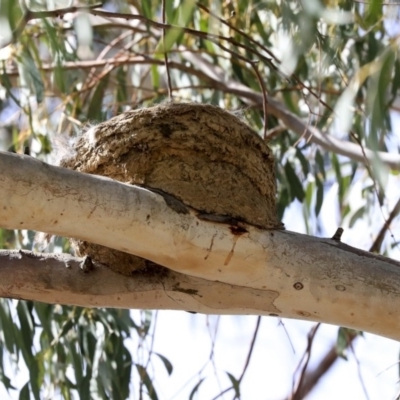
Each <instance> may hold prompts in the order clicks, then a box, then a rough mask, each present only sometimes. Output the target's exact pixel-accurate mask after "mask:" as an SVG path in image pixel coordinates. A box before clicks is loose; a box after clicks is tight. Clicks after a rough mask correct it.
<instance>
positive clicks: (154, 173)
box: [60, 103, 281, 275]
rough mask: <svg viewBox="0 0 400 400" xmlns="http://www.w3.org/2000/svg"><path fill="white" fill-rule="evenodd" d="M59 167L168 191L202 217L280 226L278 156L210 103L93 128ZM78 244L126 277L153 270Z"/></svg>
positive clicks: (172, 106) (166, 108)
mask: <svg viewBox="0 0 400 400" xmlns="http://www.w3.org/2000/svg"><path fill="white" fill-rule="evenodd" d="M60 164H61V165H62V166H64V167H67V168H71V169H75V170H78V171H81V172H85V173H90V174H96V175H104V176H108V177H110V178H113V179H116V180H119V181H121V182H125V183H131V184H135V185H143V186H146V187H150V188H155V189H161V190H163V191H164V192H166V193H168V194H171V195H173V196H174V197H176V198H177V199H179V200H181V201H182V202H183V203H185V204H187V205H189V206H191V207H193V208H194V209H196V210H199V211H201V212H203V213H207V214H216V215H224V216H229V217H232V218H235V219H238V220H240V221H245V222H247V223H249V224H252V225H256V226H259V227H261V228H265V229H274V228H280V227H281V223H280V222H279V221H278V219H277V213H276V204H275V202H276V199H275V197H276V181H275V171H274V159H273V156H272V152H271V150H270V149H269V148H268V146H267V144H266V143H265V142H264V141H263V140H262V139H261V138H260V137H259V136H258V135H257V134H256V133H255V132H254V131H253V130H252V129H251V128H249V127H248V126H247V125H246V124H245V123H243V122H242V121H241V120H240V119H239V118H237V117H235V116H234V115H232V114H230V113H228V112H226V111H224V110H222V109H220V108H218V107H214V106H211V105H203V104H194V103H166V104H162V105H158V106H155V107H150V108H146V109H141V110H135V111H129V112H126V113H123V114H121V115H119V116H117V117H114V118H112V119H110V120H109V121H106V122H104V123H101V124H99V125H97V126H95V127H93V128H91V129H89V130H88V131H87V132H86V133H85V134H83V135H82V136H81V137H80V138H79V139H78V140H77V141H76V142H75V145H74V154H73V156H72V157H69V158H64V159H63V160H62V161H61V163H60ZM75 245H76V247H77V251H78V254H80V255H86V254H87V255H89V256H91V257H92V258H93V259H94V260H97V261H99V262H102V263H104V264H106V265H108V266H109V267H110V268H112V269H113V270H115V271H116V272H119V273H123V274H126V275H130V274H131V273H132V272H134V271H137V270H140V269H144V268H146V263H147V261H146V260H143V259H141V258H139V257H135V256H132V255H130V254H126V253H122V252H119V251H116V250H111V249H108V248H105V247H102V246H99V245H93V244H90V243H87V242H82V241H75Z"/></svg>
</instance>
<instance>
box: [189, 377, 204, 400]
mask: <svg viewBox="0 0 400 400" xmlns="http://www.w3.org/2000/svg"><path fill="white" fill-rule="evenodd" d="M204 380H205V378H201V379H200V380H199V381H198V382H197V383H196V385H195V386H194V388H193V389H192V391H191V392H190V395H189V400H193V399H194V395H195V394H196V393H197V392H198V391H199V388H200V385H201V384H202V383H203V382H204Z"/></svg>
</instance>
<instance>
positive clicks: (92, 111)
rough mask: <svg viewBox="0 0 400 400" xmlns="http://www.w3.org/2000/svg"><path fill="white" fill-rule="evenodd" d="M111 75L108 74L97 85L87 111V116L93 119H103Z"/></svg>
mask: <svg viewBox="0 0 400 400" xmlns="http://www.w3.org/2000/svg"><path fill="white" fill-rule="evenodd" d="M109 77H110V75H109V74H107V75H106V76H105V77H104V78H103V79H101V80H100V82H99V83H98V84H97V86H96V90H95V91H94V93H93V95H92V99H91V101H90V104H89V108H88V111H87V118H88V119H89V120H92V121H102V120H103V119H104V118H103V100H104V94H105V91H106V89H107V85H108V81H109Z"/></svg>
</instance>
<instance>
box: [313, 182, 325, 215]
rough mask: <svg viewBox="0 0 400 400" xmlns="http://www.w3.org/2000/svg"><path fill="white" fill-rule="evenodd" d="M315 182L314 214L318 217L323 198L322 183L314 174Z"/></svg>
mask: <svg viewBox="0 0 400 400" xmlns="http://www.w3.org/2000/svg"><path fill="white" fill-rule="evenodd" d="M315 183H316V184H317V193H316V197H315V215H316V216H317V217H318V215H319V212H320V211H321V207H322V203H323V200H324V185H323V183H322V182H321V180H320V179H319V178H318V175H315Z"/></svg>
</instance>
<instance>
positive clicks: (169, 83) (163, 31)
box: [161, 0, 173, 100]
mask: <svg viewBox="0 0 400 400" xmlns="http://www.w3.org/2000/svg"><path fill="white" fill-rule="evenodd" d="M161 14H162V23H163V25H165V22H166V21H165V0H162V10H161ZM162 41H163V50H164V62H165V70H166V72H167V84H168V98H169V99H170V100H172V99H173V97H172V85H171V76H170V73H169V62H168V54H167V49H166V47H165V43H166V42H165V29H163V30H162Z"/></svg>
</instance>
